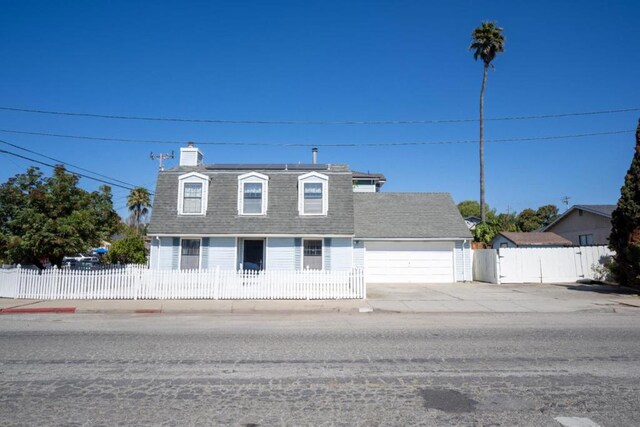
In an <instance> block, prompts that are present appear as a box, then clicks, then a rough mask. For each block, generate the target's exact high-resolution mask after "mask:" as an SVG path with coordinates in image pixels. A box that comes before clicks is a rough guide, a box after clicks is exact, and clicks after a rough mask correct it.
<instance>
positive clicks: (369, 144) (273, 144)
mask: <svg viewBox="0 0 640 427" xmlns="http://www.w3.org/2000/svg"><path fill="white" fill-rule="evenodd" d="M0 132H5V133H14V134H23V135H34V136H46V137H55V138H68V139H81V140H94V141H113V142H130V143H153V144H183V143H184V141H175V140H173V141H172V140H152V139H131V138H108V137H97V136H86V135H65V134H58V133H49V132H29V131H20V130H11V129H0ZM633 132H635V130H615V131H607V132H591V133H575V134H567V135H551V136H534V137H521V138H501V139H487V140H485V142H489V143H493V142H498V143H499V142H526V141H548V140H556V139H572V138H585V137H592V136H605V135H619V134H625V133H633ZM193 142H195V143H196V144H198V145H235V146H265V147H385V146H411V145H446V144H477V143H478V140H477V139H468V140H449V141H416V142H378V143H376V142H364V143H341V144H340V143H336V144H322V143H285V142H229V141H220V142H207V141H193Z"/></svg>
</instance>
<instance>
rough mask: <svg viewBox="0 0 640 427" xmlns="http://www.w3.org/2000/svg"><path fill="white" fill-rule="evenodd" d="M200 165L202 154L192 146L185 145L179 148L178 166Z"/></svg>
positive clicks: (191, 143)
mask: <svg viewBox="0 0 640 427" xmlns="http://www.w3.org/2000/svg"><path fill="white" fill-rule="evenodd" d="M201 164H202V152H201V151H200V150H199V149H198V148H197V147H196V146H195V145H194V144H193V142H189V143H187V146H186V147H182V148H180V166H198V165H201Z"/></svg>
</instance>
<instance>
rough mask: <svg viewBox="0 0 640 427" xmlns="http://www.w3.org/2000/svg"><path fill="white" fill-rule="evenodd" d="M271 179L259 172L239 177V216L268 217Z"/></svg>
mask: <svg viewBox="0 0 640 427" xmlns="http://www.w3.org/2000/svg"><path fill="white" fill-rule="evenodd" d="M268 182H269V177H268V176H266V175H263V174H261V173H257V172H251V173H248V174H244V175H240V176H239V177H238V214H239V215H266V214H267V195H268V186H267V184H268Z"/></svg>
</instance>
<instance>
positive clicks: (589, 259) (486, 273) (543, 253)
mask: <svg viewBox="0 0 640 427" xmlns="http://www.w3.org/2000/svg"><path fill="white" fill-rule="evenodd" d="M612 255H614V252H612V251H611V250H610V249H609V248H608V247H607V246H575V247H566V248H500V249H479V250H474V251H473V280H476V281H479V282H489V283H551V282H575V281H577V280H581V279H595V278H596V277H594V276H595V270H594V269H595V268H597V267H599V266H601V265H602V263H603V261H604V260H605V259H607V258H608V257H610V256H612Z"/></svg>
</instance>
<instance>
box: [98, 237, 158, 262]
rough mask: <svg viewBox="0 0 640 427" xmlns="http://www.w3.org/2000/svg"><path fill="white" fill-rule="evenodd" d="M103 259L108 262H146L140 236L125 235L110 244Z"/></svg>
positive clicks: (145, 252)
mask: <svg viewBox="0 0 640 427" xmlns="http://www.w3.org/2000/svg"><path fill="white" fill-rule="evenodd" d="M103 261H104V262H106V263H110V264H116V263H120V264H146V263H147V251H146V249H145V248H144V241H143V240H142V237H140V236H137V235H136V236H127V237H124V238H122V239H119V240H116V241H115V242H113V243H112V244H111V247H110V248H109V252H107V253H106V254H105V256H104V257H103Z"/></svg>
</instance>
